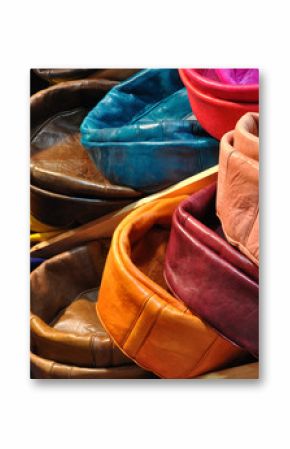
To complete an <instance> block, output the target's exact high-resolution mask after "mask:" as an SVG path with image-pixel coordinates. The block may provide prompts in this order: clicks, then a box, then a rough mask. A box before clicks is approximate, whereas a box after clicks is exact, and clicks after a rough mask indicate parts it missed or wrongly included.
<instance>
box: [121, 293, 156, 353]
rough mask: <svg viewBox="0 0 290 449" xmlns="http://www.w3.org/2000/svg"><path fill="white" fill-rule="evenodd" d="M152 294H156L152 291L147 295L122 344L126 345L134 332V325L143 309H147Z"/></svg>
mask: <svg viewBox="0 0 290 449" xmlns="http://www.w3.org/2000/svg"><path fill="white" fill-rule="evenodd" d="M152 296H154V294H152V293H150V294H149V295H147V297H146V298H145V300H144V303H143V305H142V307H141V309H140V313H139V314H138V315H137V317H136V318H135V319H134V321H133V323H132V324H131V326H130V328H129V330H128V332H127V333H126V335H125V337H124V339H123V340H122V342H121V346H124V345H125V344H126V342H127V340H128V338H129V337H130V335H131V333H132V331H133V329H134V327H135V325H136V323H137V321H138V320H139V318H140V316H141V314H142V313H143V310H144V309H145V306H146V304H147V303H148V301H149V299H150V298H152Z"/></svg>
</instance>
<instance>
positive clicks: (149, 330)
mask: <svg viewBox="0 0 290 449" xmlns="http://www.w3.org/2000/svg"><path fill="white" fill-rule="evenodd" d="M165 307H167V304H164V305H163V306H162V307H161V308H160V309H159V310H158V312H157V313H156V314H155V315H154V320H153V322H152V323H151V325H150V328H149V329H148V331H147V332H146V334H145V336H144V337H143V339H142V342H141V343H140V345H139V347H138V349H137V351H136V352H135V354H134V357H136V356H137V354H138V352H139V351H140V350H141V348H142V346H143V345H144V343H145V340H146V339H147V338H148V337H149V335H150V334H151V332H152V330H153V328H154V326H155V324H156V322H157V319H158V318H159V316H160V314H161V312H162V311H163V310H164V309H165Z"/></svg>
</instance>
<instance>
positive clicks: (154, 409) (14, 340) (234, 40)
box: [0, 0, 290, 449]
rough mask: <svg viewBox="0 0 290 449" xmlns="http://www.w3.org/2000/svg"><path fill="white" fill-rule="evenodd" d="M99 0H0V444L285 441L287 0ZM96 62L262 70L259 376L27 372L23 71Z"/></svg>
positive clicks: (41, 448)
mask: <svg viewBox="0 0 290 449" xmlns="http://www.w3.org/2000/svg"><path fill="white" fill-rule="evenodd" d="M101 4H102V3H101ZM101 4H100V3H99V2H97V0H95V1H86V0H81V1H79V2H77V1H73V0H71V1H70V2H68V1H63V2H60V1H59V0H58V1H54V0H50V1H43V2H40V1H39V0H38V1H26V2H16V1H9V3H8V2H7V3H6V5H5V6H2V7H1V10H2V11H1V15H0V17H1V27H0V33H1V84H0V86H1V97H0V98H1V107H0V111H1V149H0V151H1V159H0V160H1V172H0V181H1V191H0V192H1V212H2V214H1V234H0V235H1V247H0V248H1V253H2V254H1V262H2V265H1V274H2V276H1V283H2V286H4V289H2V295H1V296H2V298H1V309H0V310H1V312H2V313H1V318H2V319H1V325H0V331H1V335H0V338H1V339H0V343H1V383H0V385H1V396H0V406H1V411H2V412H3V414H2V418H1V427H2V431H1V433H0V445H1V447H2V448H5V449H6V448H14V447H16V448H17V447H23V448H24V447H29V448H30V449H34V448H37V449H46V448H51V447H52V446H54V447H56V448H59V447H65V448H69V449H74V448H80V447H81V448H85V447H102V448H103V447H104V448H108V447H109V448H110V447H114V448H116V449H117V448H118V449H119V448H123V447H124V448H126V449H127V448H129V447H133V446H134V447H138V448H161V447H162V448H163V447H166V448H168V449H169V448H187V447H196V448H198V449H201V448H207V447H209V448H210V447H211V448H215V449H218V448H223V449H227V448H229V449H230V448H231V449H232V448H235V449H239V448H242V449H245V448H253V447H263V446H264V445H265V444H267V447H268V446H270V447H271V446H272V447H274V446H275V447H277V448H284V447H289V430H288V426H289V411H288V404H289V373H290V370H289V358H290V356H289V329H290V326H289V318H290V313H289V312H290V310H289V303H290V297H289V296H290V295H289V280H290V274H289V254H290V253H289V224H290V221H289V219H288V217H289V207H290V204H289V181H290V172H289V153H290V146H289V140H290V139H289V132H290V113H289V73H290V71H289V13H288V11H287V9H286V5H287V2H286V1H280V0H278V1H277V0H276V1H275V2H271V3H270V2H263V3H262V2H259V3H258V2H255V3H254V2H253V1H252V0H251V1H249V0H244V1H243V0H241V1H240V2H233V1H202V0H200V2H199V3H198V4H197V3H196V2H194V1H183V0H179V1H175V2H170V1H169V0H168V1H167V2H165V1H159V2H157V1H156V0H155V1H154V2H151V1H149V0H147V1H146V2H145V1H144V2H137V1H136V0H135V1H124V0H123V1H119V2H114V1H113V0H111V1H108V2H106V3H105V2H103V4H105V6H101ZM98 66H99V67H258V68H260V70H261V142H262V146H261V166H262V176H261V203H262V223H261V225H262V230H261V244H262V262H263V263H262V269H261V280H262V286H261V310H262V311H261V349H262V351H261V352H262V357H261V362H262V363H261V365H262V366H261V377H262V379H261V380H260V381H248V382H241V381H219V382H217V381H216V382H209V381H174V382H173V381H148V380H147V381H122V382H112V381H87V382H83V381H46V382H44V381H37V380H34V381H31V380H29V365H28V339H29V331H28V329H29V324H28V315H29V285H28V283H29V281H28V280H29V263H28V247H29V242H28V234H29V191H28V184H29V69H30V68H31V67H98ZM3 250H4V251H3Z"/></svg>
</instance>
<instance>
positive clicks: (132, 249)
mask: <svg viewBox="0 0 290 449" xmlns="http://www.w3.org/2000/svg"><path fill="white" fill-rule="evenodd" d="M184 198H185V197H184V196H183V197H177V198H171V199H163V200H159V201H155V202H153V203H151V204H147V205H145V206H143V207H140V208H139V209H137V210H136V211H134V212H132V213H131V214H129V215H128V216H127V217H126V218H125V219H124V220H123V221H122V222H121V223H120V224H119V226H118V227H117V229H116V230H115V233H114V235H113V239H112V242H111V247H110V251H109V255H108V258H107V261H106V265H105V269H104V273H103V278H102V282H101V287H100V290H99V297H98V303H97V312H98V315H99V318H100V320H101V322H102V324H103V326H104V327H105V329H106V330H107V332H108V333H109V335H110V336H111V338H112V339H113V341H114V342H115V343H116V344H117V345H118V346H119V347H120V348H121V349H122V351H123V352H124V353H125V354H127V355H128V356H129V357H130V358H131V359H133V360H134V361H135V362H136V363H138V364H139V365H140V366H142V367H143V368H145V369H148V370H150V371H153V372H154V373H155V374H157V375H158V376H160V377H164V378H192V377H195V376H198V375H201V374H203V373H206V372H208V371H211V370H216V369H219V368H222V367H225V366H228V365H230V364H231V363H232V362H233V361H235V360H236V359H239V358H240V357H243V356H244V352H243V351H242V350H240V349H239V348H238V347H236V346H234V345H233V344H232V343H230V342H229V341H227V340H225V339H224V338H223V337H221V336H220V335H218V334H217V333H216V332H215V331H214V330H213V329H212V328H210V327H209V326H207V325H206V324H205V323H204V322H203V321H202V320H200V319H199V318H198V317H197V316H195V315H194V314H193V313H192V312H190V310H188V308H187V307H186V306H185V305H184V304H183V303H182V302H181V301H179V300H178V299H175V298H174V297H173V296H171V294H169V292H168V291H166V290H165V288H166V287H165V286H166V284H165V282H164V279H163V265H164V257H165V250H166V245H167V241H168V235H169V231H170V224H171V218H172V214H173V211H174V209H175V208H176V207H177V205H178V204H179V203H180V201H182V200H183V199H184Z"/></svg>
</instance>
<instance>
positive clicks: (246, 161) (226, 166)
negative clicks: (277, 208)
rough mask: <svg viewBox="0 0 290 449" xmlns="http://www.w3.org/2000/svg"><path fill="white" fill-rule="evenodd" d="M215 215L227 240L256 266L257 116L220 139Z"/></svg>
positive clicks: (248, 117)
mask: <svg viewBox="0 0 290 449" xmlns="http://www.w3.org/2000/svg"><path fill="white" fill-rule="evenodd" d="M217 215H218V216H219V218H220V220H221V223H222V227H223V230H224V233H225V235H226V237H227V239H228V241H229V242H230V243H231V244H232V245H235V246H237V247H238V248H239V250H240V251H241V252H243V253H244V254H245V255H246V256H247V257H249V259H251V260H252V261H253V262H254V263H255V264H256V265H259V114H251V113H249V114H246V115H244V116H243V117H242V118H241V119H240V120H239V121H238V122H237V124H236V127H235V130H234V131H230V132H229V133H227V134H225V135H224V136H223V138H222V140H221V143H220V160H219V174H218V191H217Z"/></svg>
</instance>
